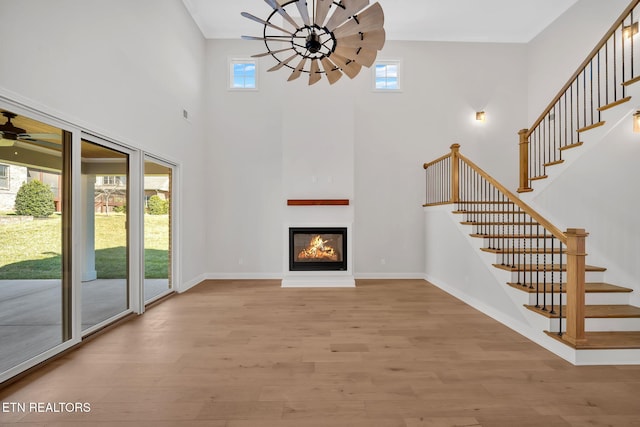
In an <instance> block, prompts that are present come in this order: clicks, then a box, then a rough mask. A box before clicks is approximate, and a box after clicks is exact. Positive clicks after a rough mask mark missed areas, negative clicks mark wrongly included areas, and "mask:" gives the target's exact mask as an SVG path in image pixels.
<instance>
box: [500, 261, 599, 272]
mask: <svg viewBox="0 0 640 427" xmlns="http://www.w3.org/2000/svg"><path fill="white" fill-rule="evenodd" d="M493 266H494V267H495V268H499V269H501V270H506V271H513V272H515V271H540V272H542V271H567V265H566V263H563V264H562V270H560V264H559V263H558V264H516V265H515V266H511V265H502V264H493ZM584 269H585V271H592V272H594V271H595V272H602V271H607V269H606V268H604V267H596V266H594V265H585V267H584Z"/></svg>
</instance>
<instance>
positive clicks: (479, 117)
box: [476, 111, 487, 123]
mask: <svg viewBox="0 0 640 427" xmlns="http://www.w3.org/2000/svg"><path fill="white" fill-rule="evenodd" d="M486 120H487V115H486V113H485V112H484V111H478V112H477V113H476V121H478V122H480V123H484V122H485V121H486Z"/></svg>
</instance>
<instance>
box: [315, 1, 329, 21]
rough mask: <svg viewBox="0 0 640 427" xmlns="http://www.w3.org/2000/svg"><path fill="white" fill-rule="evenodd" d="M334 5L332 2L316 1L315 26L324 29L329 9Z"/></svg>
mask: <svg viewBox="0 0 640 427" xmlns="http://www.w3.org/2000/svg"><path fill="white" fill-rule="evenodd" d="M332 3H333V1H332V0H316V16H315V20H314V22H313V23H314V24H316V25H317V26H319V27H322V24H324V20H325V19H327V14H328V13H329V8H330V7H331V4H332Z"/></svg>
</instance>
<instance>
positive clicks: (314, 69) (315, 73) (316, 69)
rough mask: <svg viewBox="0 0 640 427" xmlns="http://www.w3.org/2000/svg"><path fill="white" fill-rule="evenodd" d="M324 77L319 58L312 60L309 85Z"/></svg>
mask: <svg viewBox="0 0 640 427" xmlns="http://www.w3.org/2000/svg"><path fill="white" fill-rule="evenodd" d="M321 79H322V75H321V74H320V66H319V65H318V60H317V59H315V58H314V59H312V60H311V70H310V71H309V86H311V85H314V84H316V83H318V82H319V81H320V80H321Z"/></svg>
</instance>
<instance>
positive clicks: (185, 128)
mask: <svg viewBox="0 0 640 427" xmlns="http://www.w3.org/2000/svg"><path fill="white" fill-rule="evenodd" d="M0 16H2V18H3V19H2V20H3V23H2V25H0V39H1V40H2V44H0V57H2V58H3V59H2V61H0V91H1V92H0V93H3V94H4V95H5V96H8V97H9V98H19V99H16V100H18V101H21V102H25V103H27V104H28V105H29V106H30V107H32V108H36V109H42V110H44V111H45V112H46V113H48V114H52V115H54V116H57V117H58V118H61V119H64V120H67V121H70V122H72V123H73V124H75V125H79V126H82V127H85V128H87V129H89V130H91V131H93V132H98V133H102V134H103V135H104V136H106V137H109V138H112V139H115V140H116V141H119V142H122V143H125V144H128V145H130V146H134V147H136V148H141V149H144V150H147V151H149V152H151V153H153V154H156V155H158V156H161V157H164V158H167V159H169V160H172V161H176V162H179V163H180V165H181V166H182V167H183V169H184V171H185V172H184V173H183V174H182V178H183V180H182V183H181V184H182V188H181V191H180V192H181V194H180V195H179V196H180V198H181V201H182V210H183V212H184V213H185V215H183V216H182V221H181V224H180V230H181V232H182V241H183V242H186V243H187V244H188V256H184V257H183V259H182V267H183V271H182V273H183V274H182V279H183V281H184V282H188V281H191V280H193V279H194V278H196V277H197V276H199V275H201V274H202V273H203V271H205V265H204V262H203V261H204V256H203V253H204V252H205V248H206V244H205V243H206V242H205V240H204V239H203V238H202V235H203V232H202V229H203V227H205V226H206V212H205V211H204V209H202V205H203V204H202V202H201V197H200V194H201V193H202V191H201V190H200V189H201V188H202V187H203V182H202V179H201V177H202V176H204V174H203V172H204V170H205V160H206V159H205V158H203V156H202V155H201V151H202V138H203V135H202V128H203V125H202V124H201V122H202V121H203V119H204V118H203V115H202V114H203V111H202V110H203V105H204V102H203V95H202V91H203V87H202V86H203V83H204V61H203V58H204V39H203V37H202V35H201V34H200V32H199V30H198V29H197V27H196V26H195V24H194V23H193V21H192V19H191V17H190V16H189V15H188V13H187V12H186V10H185V8H184V6H183V4H182V2H181V1H180V0H137V1H134V2H132V1H128V0H111V1H108V2H105V1H97V0H56V1H50V0H0ZM183 109H186V110H188V111H189V113H190V117H191V122H187V121H185V120H184V119H183V117H182V111H183ZM185 253H186V252H185V251H183V254H185Z"/></svg>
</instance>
